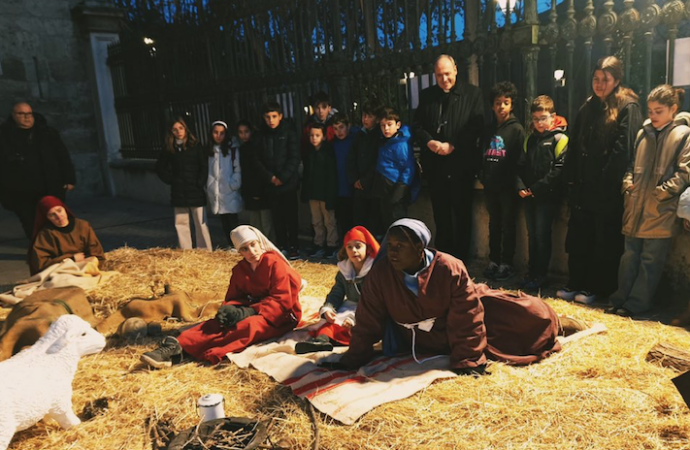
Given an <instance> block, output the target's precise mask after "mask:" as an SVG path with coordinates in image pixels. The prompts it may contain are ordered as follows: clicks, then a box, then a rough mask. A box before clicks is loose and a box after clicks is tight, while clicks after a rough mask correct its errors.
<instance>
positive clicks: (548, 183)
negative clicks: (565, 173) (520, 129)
mask: <svg viewBox="0 0 690 450" xmlns="http://www.w3.org/2000/svg"><path fill="white" fill-rule="evenodd" d="M566 126H567V125H566V123H565V120H564V119H563V120H562V123H561V124H560V125H557V126H556V127H555V128H553V129H551V130H547V131H544V132H543V133H537V132H536V131H534V132H532V134H530V135H529V137H528V138H527V140H526V141H525V143H524V149H523V151H522V152H521V155H520V160H519V161H518V167H517V172H518V179H517V190H523V189H530V190H531V191H532V194H533V195H534V200H535V201H536V202H551V203H558V202H560V201H561V199H562V198H563V177H562V170H563V161H565V158H566V157H567V154H568V142H569V138H568V136H566V135H565V131H566Z"/></svg>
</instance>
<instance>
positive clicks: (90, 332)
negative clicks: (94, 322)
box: [76, 327, 105, 356]
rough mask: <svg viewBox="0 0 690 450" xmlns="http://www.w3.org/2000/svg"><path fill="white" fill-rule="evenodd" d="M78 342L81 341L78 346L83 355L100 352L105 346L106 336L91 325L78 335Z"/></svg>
mask: <svg viewBox="0 0 690 450" xmlns="http://www.w3.org/2000/svg"><path fill="white" fill-rule="evenodd" d="M76 342H78V343H79V345H78V348H79V354H80V355H81V356H86V355H93V354H94V353H98V352H100V351H101V350H103V348H104V347H105V337H103V335H102V334H101V333H99V332H98V331H96V330H94V329H93V328H91V327H89V328H88V329H86V330H82V331H81V333H80V334H79V335H78V336H76Z"/></svg>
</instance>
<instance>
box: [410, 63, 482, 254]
mask: <svg viewBox="0 0 690 450" xmlns="http://www.w3.org/2000/svg"><path fill="white" fill-rule="evenodd" d="M434 75H435V77H436V83H437V84H436V85H435V86H431V87H429V88H426V89H424V90H423V91H422V92H421V94H420V96H419V107H418V108H417V111H416V112H415V117H414V123H413V135H414V138H415V140H416V141H417V143H418V144H419V146H420V147H421V163H422V170H423V173H424V176H425V177H426V179H427V181H428V183H429V191H430V192H429V193H430V196H431V206H432V208H433V211H434V222H435V223H436V242H435V244H436V245H435V246H436V248H437V249H439V250H442V251H445V252H448V253H451V254H453V255H454V256H456V257H458V258H460V259H462V260H467V259H468V258H469V256H470V236H471V233H472V194H473V190H474V179H475V176H476V174H477V171H478V169H479V166H480V164H481V150H480V145H479V139H480V137H481V133H482V130H483V127H484V106H483V101H482V94H481V90H480V89H479V88H478V87H476V86H472V85H470V84H467V83H460V82H458V81H457V75H458V68H457V66H456V65H455V61H454V60H453V58H452V57H451V56H448V55H441V56H439V57H438V58H436V62H435V63H434Z"/></svg>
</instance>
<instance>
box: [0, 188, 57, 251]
mask: <svg viewBox="0 0 690 450" xmlns="http://www.w3.org/2000/svg"><path fill="white" fill-rule="evenodd" d="M46 195H53V196H55V197H58V198H59V199H60V200H62V201H63V202H64V201H65V192H64V191H62V192H60V193H57V194H56V193H52V194H45V193H38V192H16V191H15V192H8V193H7V195H6V198H5V199H4V201H3V206H4V207H5V208H6V209H7V210H9V211H12V212H13V213H14V214H15V215H16V216H17V218H19V222H20V223H21V225H22V230H23V231H24V235H25V236H26V237H27V239H29V240H31V238H32V237H33V233H34V222H36V205H37V204H38V201H39V200H41V199H42V198H43V197H44V196H46Z"/></svg>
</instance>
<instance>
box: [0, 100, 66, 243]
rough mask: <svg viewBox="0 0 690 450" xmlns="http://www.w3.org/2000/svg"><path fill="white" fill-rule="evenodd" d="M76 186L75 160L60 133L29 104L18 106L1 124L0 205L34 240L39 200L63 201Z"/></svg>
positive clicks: (15, 106)
mask: <svg viewBox="0 0 690 450" xmlns="http://www.w3.org/2000/svg"><path fill="white" fill-rule="evenodd" d="M75 183H76V177H75V173H74V166H73V165H72V160H71V158H70V155H69V152H68V151H67V148H66V147H65V144H63V143H62V140H61V139H60V135H59V134H58V132H57V130H55V129H53V128H51V127H49V126H47V125H46V121H45V119H44V118H43V116H41V115H39V114H34V112H33V109H32V108H31V106H30V105H29V104H28V103H24V102H20V103H17V104H15V105H14V107H13V108H12V114H11V115H10V117H9V118H8V119H7V120H6V121H5V123H3V124H2V125H0V204H2V206H3V208H5V209H7V210H9V211H12V212H13V213H15V214H16V215H17V217H18V218H19V220H20V222H21V224H22V228H23V229H24V234H25V235H26V237H27V238H29V239H31V238H32V237H33V227H34V218H35V215H36V204H37V203H38V201H39V200H40V199H41V198H43V197H44V196H46V195H52V196H55V197H58V198H59V199H61V200H63V201H64V199H65V193H66V192H67V191H69V190H71V189H73V188H74V184H75Z"/></svg>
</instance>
